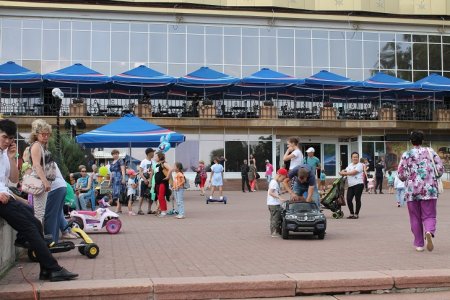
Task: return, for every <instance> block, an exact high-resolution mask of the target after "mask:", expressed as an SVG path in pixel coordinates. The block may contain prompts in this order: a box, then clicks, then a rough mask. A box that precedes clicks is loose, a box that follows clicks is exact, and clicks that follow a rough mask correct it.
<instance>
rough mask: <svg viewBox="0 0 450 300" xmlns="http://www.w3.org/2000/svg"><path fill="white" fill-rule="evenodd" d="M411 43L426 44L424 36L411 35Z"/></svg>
mask: <svg viewBox="0 0 450 300" xmlns="http://www.w3.org/2000/svg"><path fill="white" fill-rule="evenodd" d="M413 42H414V43H426V42H427V36H426V35H416V34H415V35H413Z"/></svg>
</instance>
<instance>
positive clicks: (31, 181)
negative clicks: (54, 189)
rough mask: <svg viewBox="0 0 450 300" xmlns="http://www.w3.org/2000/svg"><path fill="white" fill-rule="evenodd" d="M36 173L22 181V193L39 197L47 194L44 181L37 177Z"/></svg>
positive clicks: (26, 176)
mask: <svg viewBox="0 0 450 300" xmlns="http://www.w3.org/2000/svg"><path fill="white" fill-rule="evenodd" d="M35 176H36V175H35V174H34V173H32V174H29V175H25V176H24V177H23V180H22V191H24V192H25V193H27V194H32V195H39V194H42V193H43V192H45V186H44V183H43V182H42V180H40V179H39V178H37V177H35Z"/></svg>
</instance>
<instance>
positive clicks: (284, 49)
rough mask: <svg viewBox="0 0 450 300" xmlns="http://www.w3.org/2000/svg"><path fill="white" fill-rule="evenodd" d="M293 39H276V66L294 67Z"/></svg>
mask: <svg viewBox="0 0 450 300" xmlns="http://www.w3.org/2000/svg"><path fill="white" fill-rule="evenodd" d="M294 42H295V40H294V39H285V38H279V39H278V65H280V66H294V64H295V62H294V57H295V56H294V55H295V51H294Z"/></svg>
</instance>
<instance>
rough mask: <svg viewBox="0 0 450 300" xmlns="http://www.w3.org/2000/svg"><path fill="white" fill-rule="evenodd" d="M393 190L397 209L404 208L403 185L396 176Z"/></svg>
mask: <svg viewBox="0 0 450 300" xmlns="http://www.w3.org/2000/svg"><path fill="white" fill-rule="evenodd" d="M394 188H395V199H396V200H397V207H402V206H405V183H404V182H403V181H401V180H400V178H398V175H397V176H395V179H394Z"/></svg>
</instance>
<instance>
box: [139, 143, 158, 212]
mask: <svg viewBox="0 0 450 300" xmlns="http://www.w3.org/2000/svg"><path fill="white" fill-rule="evenodd" d="M154 154H155V150H153V149H152V148H147V149H145V155H146V157H145V158H144V159H143V160H142V161H141V164H140V165H139V177H140V178H141V180H140V192H139V210H138V215H143V214H144V212H143V211H142V203H144V199H147V200H148V210H147V213H148V214H150V213H151V208H152V204H153V201H152V199H150V187H151V185H152V177H153V166H154V162H153V160H152V159H153V155H154Z"/></svg>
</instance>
